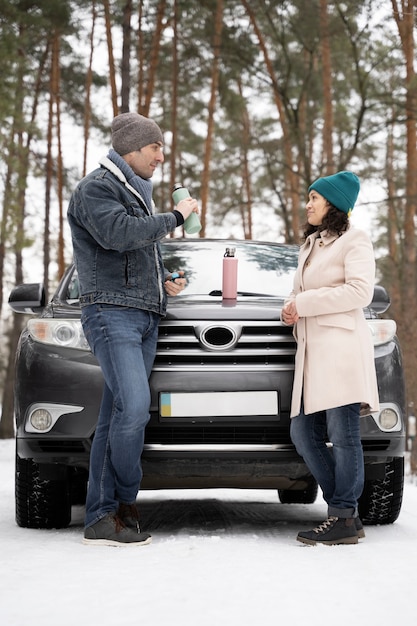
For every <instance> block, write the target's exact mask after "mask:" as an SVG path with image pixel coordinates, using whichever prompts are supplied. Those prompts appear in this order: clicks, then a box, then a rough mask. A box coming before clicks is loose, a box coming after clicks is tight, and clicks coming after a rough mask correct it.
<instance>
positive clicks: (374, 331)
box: [367, 320, 397, 346]
mask: <svg viewBox="0 0 417 626" xmlns="http://www.w3.org/2000/svg"><path fill="white" fill-rule="evenodd" d="M367 322H368V325H369V329H370V331H371V335H372V339H373V342H374V346H381V345H382V344H383V343H388V342H389V341H392V339H394V337H395V333H396V332H397V324H396V323H395V322H394V320H367Z"/></svg>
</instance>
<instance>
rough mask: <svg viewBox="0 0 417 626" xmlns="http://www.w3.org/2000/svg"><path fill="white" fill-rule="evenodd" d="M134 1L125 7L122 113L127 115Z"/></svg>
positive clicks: (127, 1)
mask: <svg viewBox="0 0 417 626" xmlns="http://www.w3.org/2000/svg"><path fill="white" fill-rule="evenodd" d="M131 20H132V0H126V2H125V5H124V7H123V45H122V68H121V79H122V88H121V107H120V110H121V112H122V113H127V112H128V111H129V107H130V45H131V39H132V26H131Z"/></svg>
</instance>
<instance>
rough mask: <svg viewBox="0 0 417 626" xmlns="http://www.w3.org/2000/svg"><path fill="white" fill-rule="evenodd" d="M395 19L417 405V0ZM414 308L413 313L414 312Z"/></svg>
mask: <svg viewBox="0 0 417 626" xmlns="http://www.w3.org/2000/svg"><path fill="white" fill-rule="evenodd" d="M391 1H392V7H393V14H394V19H395V21H396V23H397V27H398V31H399V34H400V38H401V46H402V51H403V55H404V60H405V67H406V133H407V170H406V199H407V200H406V204H405V219H404V252H405V253H404V260H403V267H402V297H401V302H402V318H401V320H398V322H399V336H400V340H402V348H403V355H404V364H405V371H406V372H407V381H406V383H407V402H408V404H410V403H412V404H413V405H414V406H417V351H416V349H415V346H416V345H417V316H416V315H415V311H416V310H417V267H416V258H417V255H416V233H415V226H414V222H415V217H416V215H417V176H416V171H417V145H416V142H417V126H416V119H417V84H416V83H417V77H416V74H415V71H414V47H415V45H414V23H415V18H416V7H415V2H414V0H402V3H401V7H402V13H401V11H400V10H399V8H398V2H397V0H391ZM410 311H411V312H412V314H411V315H410ZM411 470H412V472H413V473H417V442H416V441H415V442H414V446H413V450H412V453H411Z"/></svg>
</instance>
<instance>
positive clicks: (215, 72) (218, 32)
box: [200, 0, 223, 237]
mask: <svg viewBox="0 0 417 626" xmlns="http://www.w3.org/2000/svg"><path fill="white" fill-rule="evenodd" d="M222 28H223V0H217V3H216V14H215V17H214V37H213V65H212V72H211V93H210V101H209V105H208V120H207V138H206V146H205V150H204V165H203V172H202V178H201V192H200V193H201V196H200V197H201V226H202V228H201V231H200V236H201V237H205V231H206V216H207V203H208V196H209V183H210V160H211V150H212V143H213V133H214V112H215V110H216V99H217V89H218V84H219V57H220V44H221V37H222Z"/></svg>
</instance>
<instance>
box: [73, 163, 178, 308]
mask: <svg viewBox="0 0 417 626" xmlns="http://www.w3.org/2000/svg"><path fill="white" fill-rule="evenodd" d="M113 171H114V172H116V174H117V172H119V173H120V175H121V179H123V178H124V176H123V174H122V173H121V172H120V170H118V168H117V167H116V166H114V165H113ZM68 221H69V225H70V227H71V235H72V243H73V249H74V262H75V265H76V268H77V271H78V277H79V282H80V294H81V296H80V304H81V306H83V305H84V306H86V305H88V304H92V303H97V302H101V303H107V304H116V305H120V306H130V307H135V308H138V309H145V310H147V311H153V312H155V313H158V314H160V315H164V314H165V311H166V300H167V298H166V293H165V289H164V284H163V283H164V279H165V276H166V274H167V270H165V268H164V266H163V262H162V256H161V249H160V245H159V241H160V240H161V239H163V238H164V237H165V236H166V235H167V234H168V233H170V232H172V231H173V230H174V229H175V228H176V226H177V219H176V217H175V215H174V213H161V214H157V215H154V214H151V213H150V212H149V210H148V209H147V208H146V205H145V203H144V202H141V200H140V199H139V198H138V197H137V196H136V195H134V193H132V191H131V190H129V189H128V188H127V187H126V186H125V184H123V182H122V180H119V178H118V177H117V176H116V175H115V174H114V173H112V172H110V171H109V170H108V169H107V168H106V167H100V168H98V169H96V170H94V171H93V172H91V173H90V174H88V175H87V176H86V177H85V178H83V179H82V180H81V181H80V182H79V184H78V185H77V187H76V189H75V190H74V192H73V194H72V196H71V199H70V203H69V206H68Z"/></svg>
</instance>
